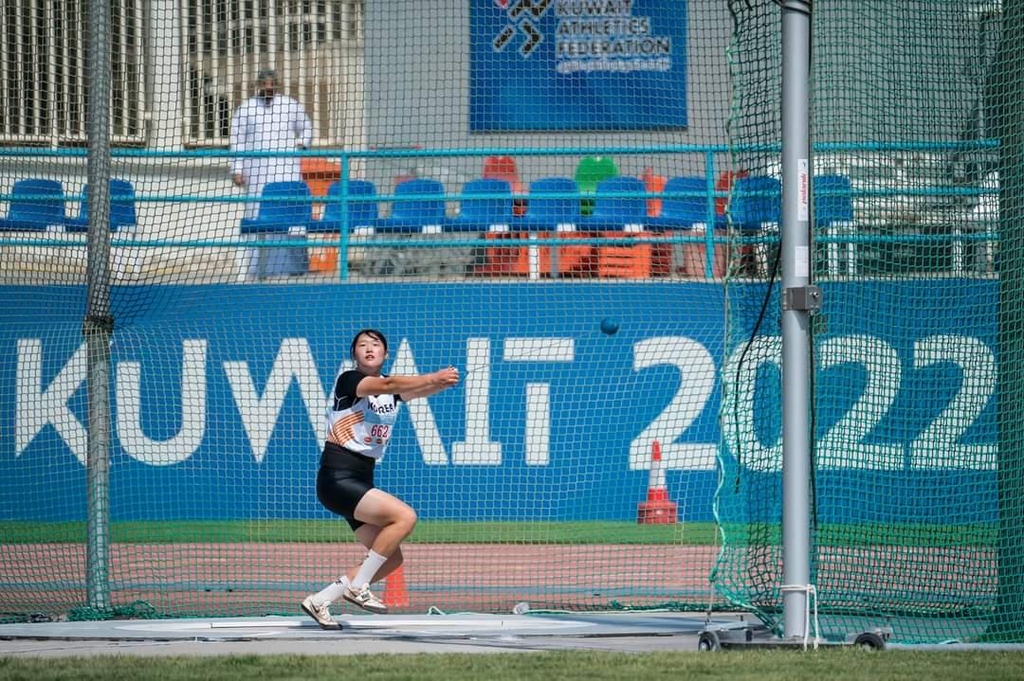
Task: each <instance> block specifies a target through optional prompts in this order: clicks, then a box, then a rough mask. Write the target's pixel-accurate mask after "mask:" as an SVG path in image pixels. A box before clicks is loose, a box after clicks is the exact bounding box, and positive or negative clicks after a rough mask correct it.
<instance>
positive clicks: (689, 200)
mask: <svg viewBox="0 0 1024 681" xmlns="http://www.w3.org/2000/svg"><path fill="white" fill-rule="evenodd" d="M708 191H709V190H708V181H707V179H706V178H704V177H696V176H693V177H673V178H670V179H669V180H668V182H666V183H665V188H664V189H663V190H662V194H663V196H662V199H661V215H659V216H658V217H657V218H656V219H654V220H651V221H649V225H648V226H651V227H656V228H659V229H665V230H672V229H691V228H692V227H693V226H694V225H697V224H703V225H707V224H709V223H710V224H713V225H714V226H715V227H724V226H725V222H724V220H722V219H718V218H716V216H715V211H714V206H713V205H712V208H711V210H710V212H709V210H708ZM672 194H677V195H678V196H672Z"/></svg>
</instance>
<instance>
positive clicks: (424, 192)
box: [377, 177, 448, 234]
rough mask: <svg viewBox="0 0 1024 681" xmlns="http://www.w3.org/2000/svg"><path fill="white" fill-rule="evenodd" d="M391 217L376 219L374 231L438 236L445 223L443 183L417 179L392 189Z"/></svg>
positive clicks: (421, 178)
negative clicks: (393, 199)
mask: <svg viewBox="0 0 1024 681" xmlns="http://www.w3.org/2000/svg"><path fill="white" fill-rule="evenodd" d="M394 197H395V198H396V199H402V200H399V201H395V202H394V203H393V204H392V208H391V214H390V215H389V216H387V217H384V218H380V219H378V220H377V231H378V232H386V233H406V234H410V233H412V234H414V233H417V232H421V233H427V234H436V233H440V232H441V231H442V230H443V229H444V227H445V225H446V224H447V223H448V218H447V214H446V211H445V200H444V184H443V183H442V182H441V181H440V180H434V179H430V178H425V177H418V178H414V179H412V180H407V181H405V182H402V183H401V184H399V185H398V186H396V187H395V193H394Z"/></svg>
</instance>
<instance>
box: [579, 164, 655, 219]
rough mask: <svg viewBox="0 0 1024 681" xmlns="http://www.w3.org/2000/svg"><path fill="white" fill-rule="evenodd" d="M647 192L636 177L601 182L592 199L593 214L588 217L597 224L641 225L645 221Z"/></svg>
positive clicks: (623, 177)
mask: <svg viewBox="0 0 1024 681" xmlns="http://www.w3.org/2000/svg"><path fill="white" fill-rule="evenodd" d="M646 192H647V187H646V186H645V185H644V181H643V180H641V179H640V178H638V177H630V176H622V177H611V178H608V179H607V180H601V181H600V182H598V184H597V194H596V195H595V197H594V212H593V214H592V215H591V216H590V217H591V219H592V220H594V221H597V222H609V223H615V224H617V225H619V226H620V227H621V226H622V225H627V224H643V223H644V222H645V221H646V220H647V199H646V198H645V197H644V196H643V195H644V194H645V193H646ZM628 193H632V194H636V196H610V195H611V194H628Z"/></svg>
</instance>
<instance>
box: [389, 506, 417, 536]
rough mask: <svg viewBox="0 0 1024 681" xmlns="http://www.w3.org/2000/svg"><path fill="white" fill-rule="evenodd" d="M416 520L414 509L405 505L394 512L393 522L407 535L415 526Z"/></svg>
mask: <svg viewBox="0 0 1024 681" xmlns="http://www.w3.org/2000/svg"><path fill="white" fill-rule="evenodd" d="M417 520H418V518H417V516H416V511H414V510H413V509H412V508H410V507H408V506H405V507H403V508H402V510H401V511H400V512H398V513H397V514H395V519H394V524H395V525H398V526H399V527H401V528H402V529H403V530H405V533H406V534H407V535H408V534H409V533H411V532H412V530H413V528H414V527H416V521H417Z"/></svg>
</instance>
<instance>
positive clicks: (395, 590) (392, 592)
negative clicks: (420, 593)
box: [384, 565, 409, 608]
mask: <svg viewBox="0 0 1024 681" xmlns="http://www.w3.org/2000/svg"><path fill="white" fill-rule="evenodd" d="M384 605H386V606H388V607H389V608H407V607H409V590H408V589H407V588H406V586H405V572H403V570H402V566H401V565H399V566H398V569H397V570H395V571H394V572H392V573H391V574H390V575H388V576H387V577H385V578H384Z"/></svg>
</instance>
